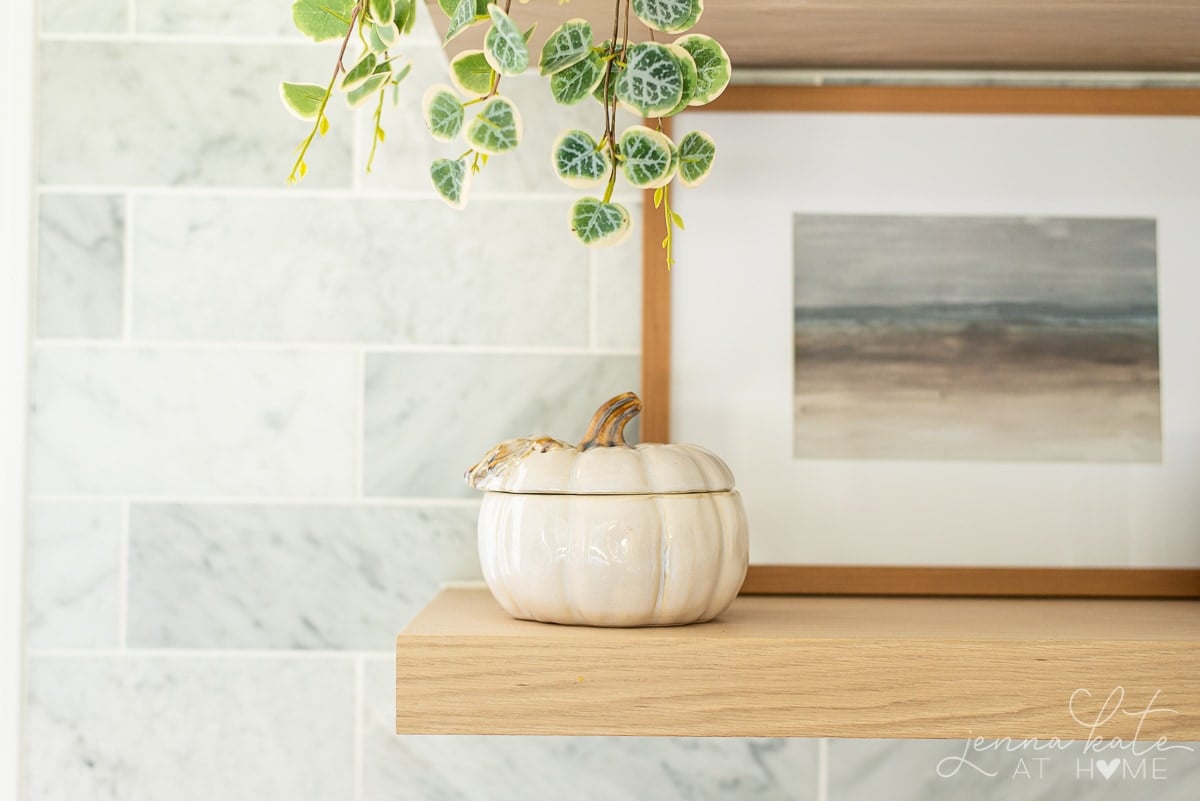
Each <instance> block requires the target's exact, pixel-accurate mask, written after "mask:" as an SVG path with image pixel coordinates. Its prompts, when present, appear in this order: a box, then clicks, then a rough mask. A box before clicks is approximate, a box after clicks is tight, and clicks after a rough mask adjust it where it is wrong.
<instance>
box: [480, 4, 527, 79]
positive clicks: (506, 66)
mask: <svg viewBox="0 0 1200 801" xmlns="http://www.w3.org/2000/svg"><path fill="white" fill-rule="evenodd" d="M488 15H489V16H491V18H492V27H491V28H490V29H489V30H488V32H487V36H485V37H484V38H483V54H484V56H485V57H487V61H488V64H491V65H492V69H494V70H495V71H496V72H498V73H500V74H501V75H520V74H521V73H522V72H524V71H525V70H526V69H528V67H529V47H528V46H527V45H526V44H525V34H523V33H521V29H520V28H518V27H517V23H515V22H513V21H512V17H510V16H508V14H505V13H504V10H503V9H502V8H500V6H498V5H490V6H488Z"/></svg>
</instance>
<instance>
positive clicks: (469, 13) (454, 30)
mask: <svg viewBox="0 0 1200 801" xmlns="http://www.w3.org/2000/svg"><path fill="white" fill-rule="evenodd" d="M485 13H486V12H485ZM480 21H481V18H480V16H479V14H478V10H477V7H476V0H458V5H456V6H455V7H454V13H453V14H451V15H450V26H449V27H448V28H446V35H445V36H443V37H442V44H446V43H447V42H449V41H450V40H451V39H453V38H454V37H455V36H458V35H459V34H460V33H462V32H463V31H465V30H466V29H467V28H469V27H471V26H472V25H474V24H475V23H476V22H480Z"/></svg>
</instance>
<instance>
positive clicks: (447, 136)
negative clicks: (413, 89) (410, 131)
mask: <svg viewBox="0 0 1200 801" xmlns="http://www.w3.org/2000/svg"><path fill="white" fill-rule="evenodd" d="M421 108H422V110H423V111H424V113H425V127H427V128H428V129H429V133H430V134H432V135H433V138H434V139H438V140H440V141H442V142H449V141H450V140H451V139H453V138H454V137H456V136H458V132H459V131H461V130H462V125H463V105H462V102H461V101H460V100H459V99H458V95H456V94H455V93H454V90H453V89H451V88H450V87H449V86H442V85H435V86H431V87H429V88H428V89H427V90H425V97H424V98H423V99H422V101H421Z"/></svg>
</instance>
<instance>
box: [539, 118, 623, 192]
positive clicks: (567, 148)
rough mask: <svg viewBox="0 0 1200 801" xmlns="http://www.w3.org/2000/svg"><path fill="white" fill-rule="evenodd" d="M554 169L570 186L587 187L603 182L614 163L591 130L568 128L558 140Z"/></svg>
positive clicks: (554, 153)
mask: <svg viewBox="0 0 1200 801" xmlns="http://www.w3.org/2000/svg"><path fill="white" fill-rule="evenodd" d="M553 157H554V172H555V173H557V174H558V177H559V178H561V179H562V181H563V183H565V184H566V185H567V186H572V187H575V188H576V189H586V188H588V187H592V186H595V185H596V184H598V183H600V182H602V181H603V180H604V178H605V176H606V175H607V174H608V171H609V169H611V167H612V160H611V159H610V158H609V156H608V151H607V150H598V149H597V148H596V140H595V139H593V138H592V137H591V135H590V134H589V133H587V131H567V132H566V133H564V134H563V135H562V136H560V137H559V138H558V141H557V142H555V143H554V151H553Z"/></svg>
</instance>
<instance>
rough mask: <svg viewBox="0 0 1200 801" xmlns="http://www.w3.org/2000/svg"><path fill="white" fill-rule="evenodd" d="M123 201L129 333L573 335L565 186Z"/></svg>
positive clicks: (277, 337) (579, 306)
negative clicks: (499, 196)
mask: <svg viewBox="0 0 1200 801" xmlns="http://www.w3.org/2000/svg"><path fill="white" fill-rule="evenodd" d="M135 215H136V218H137V220H138V227H137V231H136V234H135V244H134V258H135V260H136V261H135V267H134V274H135V276H136V279H135V281H134V285H133V331H134V335H135V337H137V338H141V339H169V340H183V339H203V340H228V339H234V340H256V341H257V340H269V341H281V340H284V341H339V342H344V341H355V342H372V343H381V342H382V343H400V344H439V345H444V344H453V345H522V346H538V345H550V346H575V347H583V346H586V344H587V335H588V334H587V304H588V251H587V250H586V249H584V248H582V247H580V246H579V244H578V243H577V242H575V241H574V239H573V237H572V235H571V233H570V231H569V230H567V228H566V226H565V224H564V223H563V221H564V220H565V219H566V216H567V204H566V202H565V201H554V200H549V201H519V202H517V201H514V202H508V203H500V202H496V201H482V200H480V201H477V202H475V203H473V204H472V205H471V206H469V207H468V208H467V209H466V210H465V211H462V212H456V211H454V210H453V209H450V208H448V207H446V206H445V205H443V204H441V203H439V202H438V201H435V200H427V201H422V200H342V201H339V202H336V203H331V202H330V201H329V200H328V199H325V198H318V197H311V196H309V197H292V198H279V199H263V198H198V197H190V198H188V197H184V198H162V197H153V198H139V199H138V201H137V203H136V205H135ZM381 222H382V223H383V224H381Z"/></svg>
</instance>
